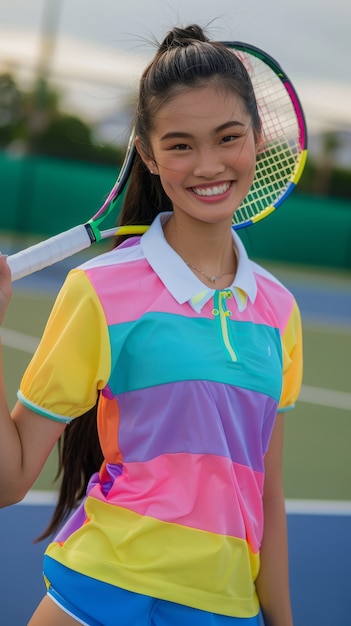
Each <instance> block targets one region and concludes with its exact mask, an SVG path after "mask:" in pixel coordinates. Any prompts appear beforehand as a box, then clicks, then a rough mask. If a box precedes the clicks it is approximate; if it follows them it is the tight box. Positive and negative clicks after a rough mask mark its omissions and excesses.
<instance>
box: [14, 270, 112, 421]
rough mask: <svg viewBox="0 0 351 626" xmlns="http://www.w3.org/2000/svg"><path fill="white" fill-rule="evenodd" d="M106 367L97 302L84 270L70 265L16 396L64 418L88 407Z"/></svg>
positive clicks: (105, 339)
mask: <svg viewBox="0 0 351 626" xmlns="http://www.w3.org/2000/svg"><path fill="white" fill-rule="evenodd" d="M110 369H111V354H110V343H109V336H108V329H107V324H106V319H105V315H104V312H103V309H102V306H101V304H100V301H99V299H98V296H97V294H96V292H95V290H94V289H93V287H92V285H91V283H90V281H89V279H88V277H87V276H86V274H85V273H84V272H83V271H82V270H80V269H78V270H73V271H72V272H70V274H69V275H68V276H67V279H66V281H65V283H64V285H63V287H62V289H61V291H60V293H59V295H58V297H57V300H56V302H55V305H54V307H53V309H52V312H51V315H50V317H49V319H48V322H47V325H46V328H45V331H44V333H43V337H42V340H41V342H40V344H39V346H38V349H37V350H36V352H35V354H34V356H33V358H32V360H31V362H30V364H29V366H28V368H27V370H26V372H25V374H24V376H23V379H22V381H21V385H20V389H19V392H18V399H19V401H20V402H22V403H23V404H24V405H25V406H28V407H29V408H30V409H32V410H33V411H35V412H37V413H40V414H42V415H44V416H46V417H49V418H51V419H55V420H58V421H63V422H70V421H71V420H72V419H74V418H76V417H78V416H80V415H82V414H83V413H85V412H86V411H88V410H89V409H91V408H92V407H93V406H94V404H95V403H96V399H97V395H98V391H99V390H100V389H103V387H104V386H105V385H106V382H107V380H108V378H109V375H110Z"/></svg>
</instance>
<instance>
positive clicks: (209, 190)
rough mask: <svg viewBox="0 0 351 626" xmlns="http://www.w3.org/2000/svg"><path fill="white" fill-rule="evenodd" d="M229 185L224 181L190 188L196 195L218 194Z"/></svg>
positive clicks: (226, 189) (223, 191) (224, 190)
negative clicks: (221, 183)
mask: <svg viewBox="0 0 351 626" xmlns="http://www.w3.org/2000/svg"><path fill="white" fill-rule="evenodd" d="M229 187H230V183H224V184H223V185H216V186H215V187H193V188H192V189H193V192H194V193H195V194H196V195H197V196H219V195H220V194H221V193H225V192H226V191H228V189H229Z"/></svg>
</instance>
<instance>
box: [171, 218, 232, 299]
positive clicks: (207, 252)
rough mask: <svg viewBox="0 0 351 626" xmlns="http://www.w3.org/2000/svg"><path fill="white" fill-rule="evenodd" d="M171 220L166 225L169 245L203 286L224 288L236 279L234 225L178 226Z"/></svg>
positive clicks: (197, 224) (174, 220) (175, 221)
mask: <svg viewBox="0 0 351 626" xmlns="http://www.w3.org/2000/svg"><path fill="white" fill-rule="evenodd" d="M174 217H175V216H172V217H171V218H170V219H169V220H168V222H167V223H166V224H165V225H164V228H163V230H164V235H165V239H166V241H167V243H168V244H169V245H170V246H171V247H172V248H173V250H175V252H176V253H177V254H178V255H179V256H180V257H181V258H182V259H183V261H184V262H185V263H186V264H187V265H188V267H189V268H190V269H191V270H192V271H193V272H194V274H196V275H197V276H198V278H200V280H201V281H202V282H204V283H205V284H206V285H208V286H211V287H212V288H213V287H215V288H225V287H227V286H229V285H230V284H231V283H232V282H233V280H234V277H235V274H236V270H237V253H236V249H235V246H234V243H233V234H232V229H231V224H230V225H229V226H228V224H203V223H200V224H199V223H196V224H195V225H194V227H193V228H191V227H190V228H189V226H188V225H184V224H179V223H178V222H177V220H176V219H174Z"/></svg>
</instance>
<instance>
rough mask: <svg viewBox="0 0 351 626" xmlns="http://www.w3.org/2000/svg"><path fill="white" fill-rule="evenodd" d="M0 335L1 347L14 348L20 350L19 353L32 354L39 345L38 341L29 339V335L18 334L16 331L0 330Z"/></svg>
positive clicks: (34, 338)
mask: <svg viewBox="0 0 351 626" xmlns="http://www.w3.org/2000/svg"><path fill="white" fill-rule="evenodd" d="M0 334H1V341H2V344H3V346H7V347H8V348H14V349H15V350H20V351H21V352H28V353H29V354H33V352H34V351H35V350H36V349H37V347H38V345H39V339H37V338H36V337H31V335H25V334H24V333H19V332H18V331H17V330H10V329H8V328H1V331H0Z"/></svg>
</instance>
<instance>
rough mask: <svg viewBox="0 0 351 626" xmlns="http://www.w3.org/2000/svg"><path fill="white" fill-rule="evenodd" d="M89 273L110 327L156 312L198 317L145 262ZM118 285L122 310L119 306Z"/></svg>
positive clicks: (135, 262) (124, 264)
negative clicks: (181, 302)
mask: <svg viewBox="0 0 351 626" xmlns="http://www.w3.org/2000/svg"><path fill="white" fill-rule="evenodd" d="M86 273H87V275H88V277H89V280H90V281H91V283H92V285H93V286H94V288H95V289H96V291H97V293H98V294H99V296H100V297H101V300H102V305H103V307H104V311H105V315H106V319H107V323H108V325H109V326H110V325H112V324H118V323H123V322H130V321H133V320H136V319H139V318H140V316H141V315H143V314H144V313H147V312H152V311H157V312H160V313H162V312H166V313H175V314H181V315H182V316H185V317H195V316H196V317H197V314H196V313H195V312H194V311H193V309H192V308H191V307H190V305H188V306H187V307H184V306H183V305H179V304H178V303H177V301H176V300H175V299H174V298H173V296H172V295H171V294H170V293H169V292H168V291H167V289H165V287H164V285H163V283H162V282H161V281H160V279H159V278H158V276H157V275H156V274H155V273H154V272H153V270H151V268H150V265H149V264H148V262H147V261H145V260H143V261H132V262H130V263H123V265H109V266H106V267H101V268H94V270H86ZM116 285H117V287H118V302H119V303H121V305H120V306H116Z"/></svg>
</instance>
